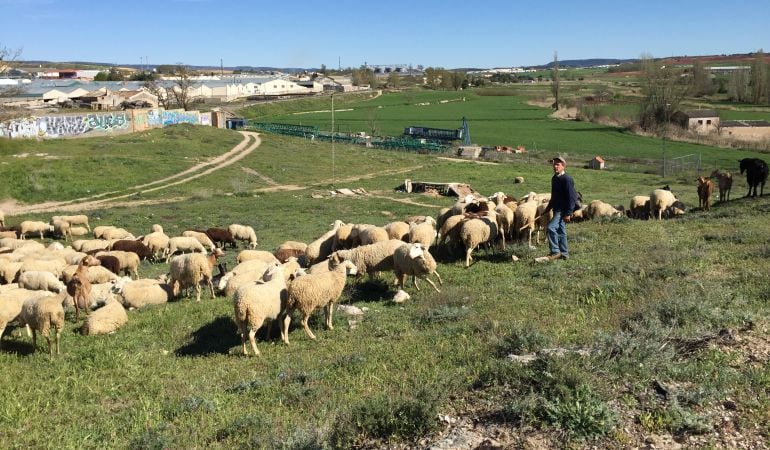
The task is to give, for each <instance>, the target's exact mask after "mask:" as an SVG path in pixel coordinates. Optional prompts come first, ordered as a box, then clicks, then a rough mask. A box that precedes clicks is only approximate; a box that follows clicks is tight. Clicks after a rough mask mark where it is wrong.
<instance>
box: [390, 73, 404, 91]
mask: <svg viewBox="0 0 770 450" xmlns="http://www.w3.org/2000/svg"><path fill="white" fill-rule="evenodd" d="M399 86H401V76H399V74H398V72H396V71H395V70H394V71H392V72H390V73H389V74H388V87H391V88H393V89H398V87H399Z"/></svg>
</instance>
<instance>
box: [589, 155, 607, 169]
mask: <svg viewBox="0 0 770 450" xmlns="http://www.w3.org/2000/svg"><path fill="white" fill-rule="evenodd" d="M588 168H589V169H594V170H602V169H604V159H603V158H602V157H601V156H599V155H597V156H594V158H593V159H592V160H590V161H588Z"/></svg>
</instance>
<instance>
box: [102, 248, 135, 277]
mask: <svg viewBox="0 0 770 450" xmlns="http://www.w3.org/2000/svg"><path fill="white" fill-rule="evenodd" d="M96 256H114V257H116V258H117V259H118V262H120V269H119V271H120V270H122V271H124V273H125V275H131V276H132V277H133V278H139V265H140V264H141V260H140V259H139V255H137V254H136V253H134V252H124V251H122V250H111V251H101V252H98V253H96Z"/></svg>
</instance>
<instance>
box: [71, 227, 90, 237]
mask: <svg viewBox="0 0 770 450" xmlns="http://www.w3.org/2000/svg"><path fill="white" fill-rule="evenodd" d="M89 232H90V230H88V229H87V228H86V227H73V226H70V232H69V234H70V239H72V236H85V235H86V234H88V233H89Z"/></svg>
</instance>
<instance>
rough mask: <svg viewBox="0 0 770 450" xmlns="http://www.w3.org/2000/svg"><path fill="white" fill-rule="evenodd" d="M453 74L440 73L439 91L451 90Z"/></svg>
mask: <svg viewBox="0 0 770 450" xmlns="http://www.w3.org/2000/svg"><path fill="white" fill-rule="evenodd" d="M453 78H454V74H453V73H452V72H450V71H448V70H442V71H441V89H444V90H449V89H452V86H453V85H454V83H453V81H452V80H453Z"/></svg>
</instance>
